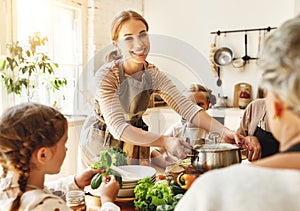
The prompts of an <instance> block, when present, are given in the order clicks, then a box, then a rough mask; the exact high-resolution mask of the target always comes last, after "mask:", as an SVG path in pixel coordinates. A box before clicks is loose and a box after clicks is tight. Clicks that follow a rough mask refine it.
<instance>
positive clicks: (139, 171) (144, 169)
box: [118, 165, 156, 183]
mask: <svg viewBox="0 0 300 211" xmlns="http://www.w3.org/2000/svg"><path fill="white" fill-rule="evenodd" d="M118 167H119V168H120V169H122V170H124V171H128V172H130V173H133V174H134V176H135V178H128V177H123V181H124V182H125V183H126V182H134V181H137V180H140V179H143V178H145V177H147V176H149V177H153V176H155V175H156V170H155V169H154V168H152V167H150V166H142V165H125V166H118Z"/></svg>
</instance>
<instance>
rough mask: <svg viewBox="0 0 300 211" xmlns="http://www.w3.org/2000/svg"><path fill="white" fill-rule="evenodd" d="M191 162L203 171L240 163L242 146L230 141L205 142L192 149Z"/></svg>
mask: <svg viewBox="0 0 300 211" xmlns="http://www.w3.org/2000/svg"><path fill="white" fill-rule="evenodd" d="M189 156H190V157H191V164H192V166H193V167H194V168H196V169H197V170H199V171H201V172H202V173H204V172H206V171H209V170H212V169H217V168H223V167H227V166H230V165H232V164H236V163H240V162H241V161H242V158H241V151H240V148H239V147H237V146H235V145H232V144H228V143H216V144H215V143H205V144H199V145H195V146H194V147H193V149H192V154H191V155H189Z"/></svg>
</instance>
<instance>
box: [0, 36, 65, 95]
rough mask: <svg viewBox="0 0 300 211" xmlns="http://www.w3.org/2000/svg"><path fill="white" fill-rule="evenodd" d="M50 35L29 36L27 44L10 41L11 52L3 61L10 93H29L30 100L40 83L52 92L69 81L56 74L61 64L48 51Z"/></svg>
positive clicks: (0, 67) (1, 69) (3, 76)
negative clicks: (53, 59)
mask: <svg viewBox="0 0 300 211" xmlns="http://www.w3.org/2000/svg"><path fill="white" fill-rule="evenodd" d="M47 41H48V38H47V37H43V36H41V34H40V33H38V32H37V33H34V34H33V35H32V36H29V39H28V43H27V45H23V46H22V45H20V43H19V42H18V41H17V42H16V43H10V44H7V50H8V55H6V56H4V57H3V58H1V60H0V75H1V79H2V81H3V83H4V85H5V87H6V90H7V93H8V94H11V93H12V94H16V95H21V94H22V93H23V92H25V93H26V97H27V101H31V100H32V98H33V96H34V94H35V91H36V89H40V88H41V86H42V87H45V88H46V89H48V90H52V91H53V92H55V91H57V90H59V89H60V88H61V87H62V86H65V85H66V84H67V80H66V79H65V78H59V77H57V76H56V75H55V70H56V69H57V68H58V64H57V63H54V62H52V61H51V59H50V57H49V56H48V55H47V54H46V53H45V50H44V49H45V45H46V43H47Z"/></svg>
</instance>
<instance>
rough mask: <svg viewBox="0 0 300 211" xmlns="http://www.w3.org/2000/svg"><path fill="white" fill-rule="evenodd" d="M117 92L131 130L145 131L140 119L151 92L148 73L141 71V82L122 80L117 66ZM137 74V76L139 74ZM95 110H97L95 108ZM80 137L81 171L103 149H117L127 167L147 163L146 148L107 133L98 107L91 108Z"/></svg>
mask: <svg viewBox="0 0 300 211" xmlns="http://www.w3.org/2000/svg"><path fill="white" fill-rule="evenodd" d="M119 71H120V83H121V84H120V88H119V90H118V92H117V93H118V95H119V99H120V103H121V105H122V107H123V110H124V112H125V113H124V117H125V119H126V121H127V122H128V123H130V124H131V125H132V126H135V127H138V128H141V129H143V130H146V131H147V130H148V126H147V125H146V124H145V123H144V121H143V119H142V115H143V114H144V112H145V111H146V110H147V108H148V104H149V101H150V96H151V94H152V92H153V90H152V79H151V76H150V74H149V73H148V71H145V70H143V71H142V74H141V77H140V78H141V80H136V79H135V78H134V77H135V75H132V76H131V77H130V76H125V74H124V70H123V65H122V63H121V62H119ZM140 73H141V72H140ZM97 107H98V108H97ZM86 122H88V123H87V124H84V126H83V130H82V131H83V132H82V134H81V136H82V137H81V138H80V139H81V153H80V156H81V157H82V158H81V162H82V165H83V167H86V166H89V165H91V164H92V163H93V159H94V158H95V157H97V156H99V154H100V152H101V151H102V150H104V149H105V148H107V147H120V148H122V149H123V151H124V152H125V153H126V154H127V157H128V158H129V159H128V163H129V164H139V163H141V161H146V162H149V158H150V147H142V146H137V145H133V144H130V143H126V142H123V141H120V140H117V139H115V138H113V136H112V135H111V133H110V132H109V130H108V128H107V125H106V123H105V120H104V118H103V115H102V114H101V112H100V109H99V104H98V103H97V102H96V104H95V115H94V116H92V117H90V118H89V120H87V121H86Z"/></svg>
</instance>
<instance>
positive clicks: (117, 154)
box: [92, 147, 127, 170]
mask: <svg viewBox="0 0 300 211" xmlns="http://www.w3.org/2000/svg"><path fill="white" fill-rule="evenodd" d="M111 165H115V166H123V165H127V154H126V153H125V152H123V150H122V149H121V148H120V147H109V148H107V149H105V150H103V151H101V153H100V157H99V159H98V160H96V161H95V163H94V165H93V166H92V168H94V169H106V170H108V169H109V168H110V167H111Z"/></svg>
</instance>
